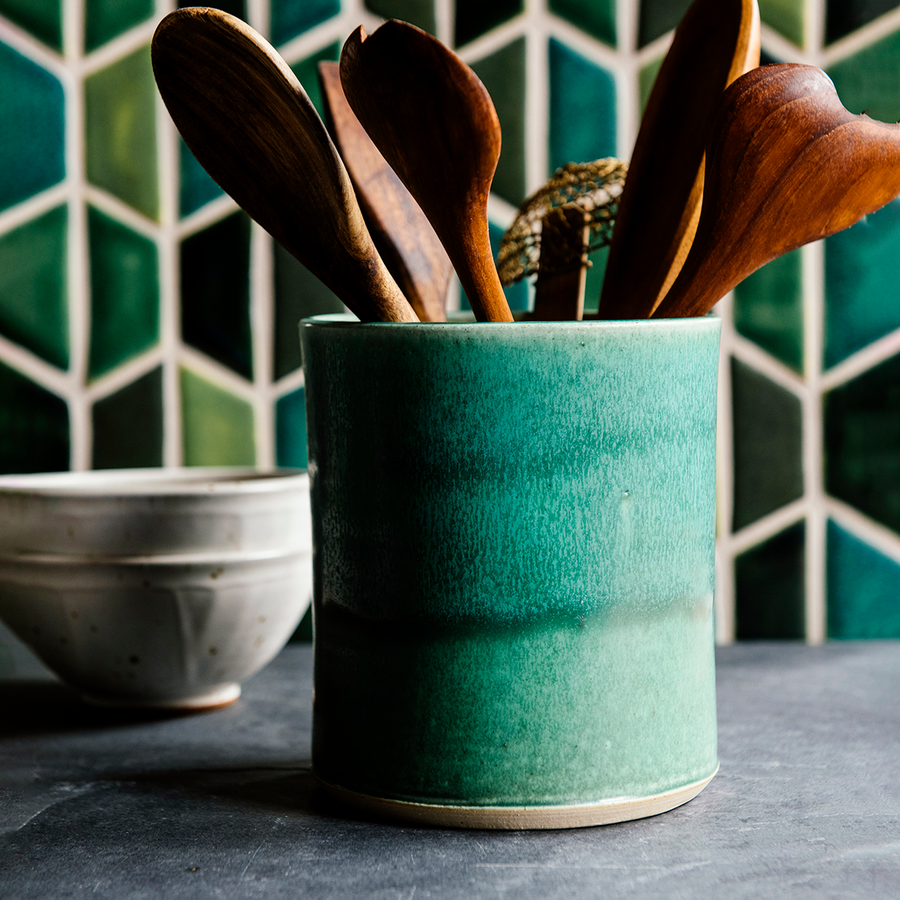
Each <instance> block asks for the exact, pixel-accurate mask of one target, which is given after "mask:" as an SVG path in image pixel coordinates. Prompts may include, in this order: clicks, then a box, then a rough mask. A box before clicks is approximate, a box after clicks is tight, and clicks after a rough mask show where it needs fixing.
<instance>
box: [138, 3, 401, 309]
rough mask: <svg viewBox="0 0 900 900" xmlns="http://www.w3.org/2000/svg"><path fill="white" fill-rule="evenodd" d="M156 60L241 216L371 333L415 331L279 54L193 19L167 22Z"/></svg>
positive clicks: (227, 21)
mask: <svg viewBox="0 0 900 900" xmlns="http://www.w3.org/2000/svg"><path fill="white" fill-rule="evenodd" d="M152 58H153V72H154V75H155V76H156V83H157V85H158V86H159V91H160V93H161V94H162V98H163V100H164V101H165V104H166V107H167V108H168V110H169V112H170V114H171V116H172V118H173V119H174V121H175V124H176V125H177V126H178V130H179V131H180V132H181V134H182V136H183V137H184V139H185V141H186V142H187V145H188V147H190V148H191V151H192V152H193V153H194V155H195V156H196V157H197V159H198V160H199V161H200V163H201V165H202V166H203V167H204V168H205V169H206V170H207V172H209V174H210V175H212V177H213V178H214V179H215V180H216V181H217V182H218V183H219V185H220V186H221V187H222V188H224V190H226V191H227V192H228V193H229V194H231V196H232V197H233V198H234V199H235V200H236V201H237V202H238V204H240V206H242V207H243V208H244V209H245V210H246V211H247V212H248V213H249V214H250V215H251V216H252V217H253V218H254V219H255V220H256V221H257V222H259V224H260V225H262V226H263V228H265V229H266V230H267V231H268V232H269V233H270V234H271V235H272V236H273V237H274V238H275V239H276V240H277V241H279V242H280V243H281V244H282V245H283V246H284V247H285V249H287V250H288V251H289V252H290V253H292V254H293V255H294V256H295V257H297V259H298V260H300V262H302V263H303V264H304V265H305V266H306V267H307V268H309V269H310V271H312V272H313V273H314V274H315V275H316V276H317V277H318V278H320V279H321V280H322V281H323V282H324V283H325V284H326V285H328V287H329V288H331V290H332V291H334V293H335V294H337V295H338V297H340V299H341V300H342V301H343V302H344V303H345V304H346V305H347V306H348V307H349V308H350V309H351V310H353V312H355V313H356V314H357V316H359V318H360V319H362V320H363V321H372V320H384V321H391V322H413V321H416V319H417V317H416V314H415V313H414V312H413V310H412V307H411V306H410V305H409V303H408V302H407V300H406V298H405V297H404V296H403V293H402V292H401V291H400V288H398V287H397V285H396V283H395V282H394V279H393V278H392V277H391V275H390V273H389V272H388V271H387V269H386V268H385V266H384V263H383V262H382V261H381V258H380V257H379V256H378V252H377V251H376V249H375V245H374V244H373V243H372V239H371V237H370V236H369V232H368V231H367V230H366V226H365V223H364V222H363V217H362V213H361V212H360V209H359V205H358V204H357V202H356V197H355V195H354V193H353V188H352V187H351V185H350V179H349V178H348V176H347V171H346V169H345V168H344V164H343V163H342V162H341V159H340V156H338V153H337V151H336V150H335V148H334V144H332V142H331V139H330V138H329V136H328V132H327V131H326V130H325V126H324V125H323V124H322V120H321V119H320V118H319V116H318V113H317V112H316V110H315V107H314V106H313V105H312V102H311V101H310V99H309V97H308V96H307V95H306V92H305V91H304V90H303V88H302V87H301V85H300V82H299V81H297V78H296V77H295V75H294V74H293V72H291V70H290V68H288V65H287V63H285V61H284V60H283V59H282V58H281V57H280V56H279V55H278V53H277V52H276V51H275V50H274V49H273V48H272V46H271V45H270V44H268V43H267V42H266V41H265V40H264V39H263V38H262V37H261V36H260V35H259V34H257V32H255V31H254V30H253V29H252V28H250V26H249V25H246V24H245V23H244V22H242V21H241V20H240V19H237V18H235V17H234V16H230V15H228V14H227V13H224V12H221V11H220V10H216V9H206V8H203V7H187V8H185V9H179V10H177V11H176V12H173V13H170V14H169V15H167V16H166V17H165V18H164V19H163V20H162V21H161V22H160V24H159V26H158V27H157V29H156V33H155V35H154V37H153V44H152Z"/></svg>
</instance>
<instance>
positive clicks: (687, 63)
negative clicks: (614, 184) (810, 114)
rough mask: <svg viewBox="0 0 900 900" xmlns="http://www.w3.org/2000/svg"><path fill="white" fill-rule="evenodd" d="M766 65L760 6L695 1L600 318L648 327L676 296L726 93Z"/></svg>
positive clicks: (668, 66) (661, 89)
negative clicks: (641, 321)
mask: <svg viewBox="0 0 900 900" xmlns="http://www.w3.org/2000/svg"><path fill="white" fill-rule="evenodd" d="M758 65H759V10H758V8H757V4H756V0H695V2H694V3H693V4H692V5H691V6H690V8H689V9H688V11H687V13H686V14H685V16H684V18H683V19H682V21H681V24H680V25H679V26H678V29H677V30H676V32H675V37H674V39H673V41H672V46H671V47H670V48H669V52H668V53H667V54H666V58H665V60H664V61H663V64H662V68H661V69H660V71H659V74H658V75H657V78H656V82H655V84H654V86H653V91H652V92H651V94H650V99H649V100H648V102H647V108H646V111H645V112H644V117H643V119H642V121H641V127H640V131H639V132H638V137H637V141H636V143H635V146H634V153H633V155H632V157H631V162H630V164H629V168H628V178H627V179H626V181H625V189H624V191H623V193H622V199H621V200H620V202H619V209H618V212H617V215H616V226H615V229H614V231H613V239H612V244H611V246H610V250H609V259H608V261H607V264H606V272H605V274H604V278H603V291H602V294H601V298H600V317H601V318H604V319H634V318H645V317H646V316H649V315H650V314H651V313H652V312H653V310H654V309H655V308H656V306H657V305H658V304H659V302H660V301H661V300H662V298H663V297H664V296H665V294H666V292H667V291H668V289H669V288H670V287H671V285H672V283H673V282H674V280H675V278H676V276H677V275H678V272H679V271H680V269H681V266H682V265H683V264H684V260H685V259H686V258H687V254H688V251H689V250H690V245H691V241H692V239H693V237H694V232H695V231H696V229H697V223H698V221H699V218H700V204H701V200H702V195H703V170H704V165H703V159H704V151H705V149H706V141H707V138H708V135H709V128H710V124H711V122H712V120H713V117H714V115H715V112H716V110H717V109H718V107H719V103H720V101H721V99H722V93H723V91H724V90H725V88H726V87H727V86H728V85H729V84H731V82H733V81H734V80H735V79H736V78H738V77H739V76H740V75H743V74H744V73H745V72H747V71H749V70H750V69H753V68H754V67H756V66H758Z"/></svg>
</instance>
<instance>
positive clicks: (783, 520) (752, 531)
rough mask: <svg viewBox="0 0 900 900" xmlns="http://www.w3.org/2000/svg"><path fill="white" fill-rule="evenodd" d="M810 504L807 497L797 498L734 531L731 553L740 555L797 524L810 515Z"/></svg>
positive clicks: (730, 543) (730, 544)
mask: <svg viewBox="0 0 900 900" xmlns="http://www.w3.org/2000/svg"><path fill="white" fill-rule="evenodd" d="M809 505H810V504H809V502H808V501H807V500H806V499H803V498H801V499H799V500H795V501H794V502H793V503H789V504H788V505H787V506H782V507H781V508H780V509H777V510H775V512H773V513H769V514H768V515H767V516H763V518H761V519H757V520H756V521H755V522H753V523H752V524H750V525H747V526H746V527H744V528H742V529H741V530H740V531H736V532H734V533H733V534H732V535H731V538H730V541H729V547H728V549H729V553H730V554H731V555H732V556H740V554H741V553H744V552H746V551H747V550H749V549H750V548H751V547H756V546H757V545H758V544H762V543H765V542H766V541H768V540H769V539H770V538H773V537H775V536H776V535H777V534H780V533H781V532H782V531H784V530H785V529H786V528H790V527H791V525H796V524H797V522H800V521H802V520H803V517H804V516H806V515H808V513H809Z"/></svg>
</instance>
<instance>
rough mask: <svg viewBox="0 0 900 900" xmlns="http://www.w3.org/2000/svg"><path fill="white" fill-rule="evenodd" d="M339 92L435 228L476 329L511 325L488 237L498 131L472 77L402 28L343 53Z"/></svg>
mask: <svg viewBox="0 0 900 900" xmlns="http://www.w3.org/2000/svg"><path fill="white" fill-rule="evenodd" d="M341 82H342V84H343V86H344V93H345V94H346V97H347V100H348V101H349V103H350V106H351V108H352V109H353V111H354V112H355V113H356V115H357V117H358V118H359V121H360V122H362V124H363V127H364V128H365V129H366V131H367V132H368V133H369V136H370V137H371V138H372V140H373V141H374V143H375V145H376V146H377V147H378V149H379V150H380V151H381V153H382V154H383V155H384V158H385V159H386V160H387V161H388V162H389V163H390V165H391V167H392V168H393V169H394V171H395V172H396V173H397V175H399V176H400V180H401V181H402V182H403V183H404V184H405V185H406V187H407V188H408V189H409V192H410V193H411V194H412V195H413V197H415V199H416V200H417V201H418V203H419V206H421V207H422V210H423V211H424V213H425V215H426V216H428V219H429V221H430V222H431V224H432V225H433V226H434V230H435V231H436V232H437V235H438V237H439V238H440V239H441V242H442V243H443V245H444V247H445V248H446V250H447V254H448V255H449V257H450V259H451V261H452V262H453V265H454V267H455V268H456V272H457V274H458V275H459V280H460V281H461V282H462V285H463V288H464V289H465V291H466V296H467V297H468V298H469V302H470V303H471V304H472V309H473V310H474V311H475V315H476V317H477V318H478V319H479V320H481V321H485V320H488V321H498V322H511V321H512V313H510V311H509V306H508V304H507V302H506V297H505V296H504V294H503V288H502V287H501V285H500V279H499V277H498V275H497V269H496V266H495V265H494V260H493V254H492V252H491V244H490V238H489V232H488V217H487V201H488V195H489V193H490V189H491V180H492V178H493V176H494V171H495V169H496V168H497V160H498V159H499V156H500V122H499V120H498V118H497V112H496V110H495V109H494V104H493V103H492V102H491V98H490V96H489V95H488V92H487V90H486V89H485V87H484V85H483V84H482V83H481V82H480V81H479V80H478V78H477V76H476V75H475V73H474V72H473V71H472V70H471V69H470V68H469V67H468V66H467V65H466V64H465V63H464V62H463V61H462V60H461V59H460V58H459V57H458V56H457V55H456V54H455V53H453V52H452V51H450V50H449V49H447V47H445V46H444V45H443V44H442V43H441V42H440V41H438V40H436V39H435V38H433V37H431V35H429V34H427V33H426V32H424V31H421V30H420V29H418V28H416V27H414V26H412V25H408V24H406V23H405V22H398V21H390V22H386V23H385V24H384V25H382V26H381V27H380V28H378V29H377V30H376V31H375V32H373V33H372V35H371V36H367V35H366V32H365V29H364V28H363V27H362V26H360V27H359V28H358V29H357V30H356V31H354V32H353V34H351V35H350V37H349V38H348V39H347V42H346V43H345V44H344V49H343V51H342V52H341Z"/></svg>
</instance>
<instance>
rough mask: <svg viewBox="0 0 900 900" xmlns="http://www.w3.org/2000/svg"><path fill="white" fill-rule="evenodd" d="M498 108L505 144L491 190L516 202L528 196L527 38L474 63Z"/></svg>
mask: <svg viewBox="0 0 900 900" xmlns="http://www.w3.org/2000/svg"><path fill="white" fill-rule="evenodd" d="M472 68H473V70H474V71H475V74H476V75H477V76H478V77H479V78H480V79H481V80H482V82H484V86H485V87H486V88H487V89H488V93H489V94H490V95H491V98H492V99H493V101H494V106H495V107H496V108H497V116H498V117H499V119H500V128H501V130H502V132H503V146H502V149H501V151H500V161H499V163H498V164H497V171H496V173H495V174H494V181H493V184H492V185H491V190H492V191H494V193H496V194H497V195H498V196H500V197H502V198H503V199H504V200H506V201H507V202H509V203H511V204H512V205H513V206H518V205H519V204H520V203H521V202H522V201H523V200H524V199H525V38H520V39H519V40H517V41H513V43H511V44H508V45H507V46H506V47H503V49H501V50H498V51H497V52H496V53H492V54H491V55H490V56H486V57H485V58H484V59H480V60H479V61H478V62H477V63H474V64H473V65H472Z"/></svg>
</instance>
